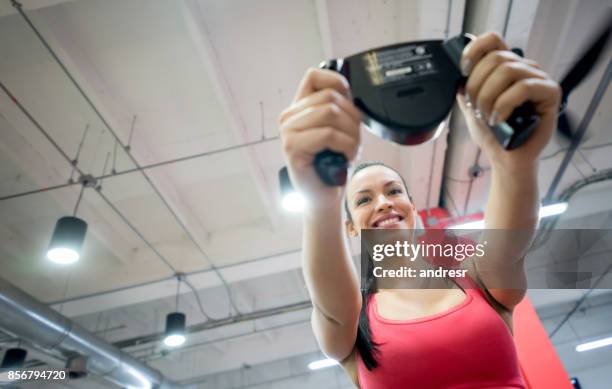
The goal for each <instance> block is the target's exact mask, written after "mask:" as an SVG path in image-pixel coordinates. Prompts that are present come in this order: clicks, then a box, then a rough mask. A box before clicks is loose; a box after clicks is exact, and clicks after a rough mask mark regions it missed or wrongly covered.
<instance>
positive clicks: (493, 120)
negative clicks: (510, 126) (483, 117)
mask: <svg viewBox="0 0 612 389" xmlns="http://www.w3.org/2000/svg"><path fill="white" fill-rule="evenodd" d="M496 124H497V112H495V111H493V113H492V114H491V116H490V117H489V126H491V127H493V126H494V125H496Z"/></svg>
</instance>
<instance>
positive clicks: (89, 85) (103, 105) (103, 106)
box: [36, 12, 209, 270]
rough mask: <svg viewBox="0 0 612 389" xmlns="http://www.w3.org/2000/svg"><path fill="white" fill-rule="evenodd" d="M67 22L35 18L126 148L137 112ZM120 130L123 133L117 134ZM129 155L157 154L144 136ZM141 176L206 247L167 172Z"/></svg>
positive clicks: (201, 232)
mask: <svg viewBox="0 0 612 389" xmlns="http://www.w3.org/2000/svg"><path fill="white" fill-rule="evenodd" d="M67 19H69V17H68V15H67V14H66V13H65V12H57V13H53V14H51V13H49V14H48V15H47V17H39V18H37V19H36V27H37V28H38V29H39V30H40V31H41V34H42V35H43V36H44V37H45V39H46V40H48V42H49V45H50V46H51V47H52V48H53V50H54V51H55V52H56V54H57V56H58V57H59V59H60V60H61V61H62V62H63V63H64V65H65V67H66V69H67V71H68V72H70V74H71V75H72V76H73V77H74V79H75V80H76V82H78V84H79V85H80V87H81V88H82V89H83V93H84V94H85V95H86V96H88V98H89V99H90V100H91V101H92V103H93V104H94V105H95V107H96V108H97V109H98V110H99V111H100V113H101V115H102V117H103V118H104V119H105V120H106V121H107V122H108V123H109V126H110V127H112V128H109V130H113V129H114V130H113V131H115V135H116V136H117V137H119V139H120V141H121V143H122V144H123V145H125V144H127V142H126V141H124V140H123V139H127V135H126V133H127V132H128V129H129V127H130V123H131V122H132V120H133V117H134V114H135V112H134V111H133V110H130V109H129V107H128V105H127V104H126V103H125V102H124V101H122V100H121V99H120V98H119V97H118V96H116V95H115V94H114V93H113V92H112V91H111V90H110V88H109V87H108V86H107V85H106V84H105V82H104V80H103V79H102V78H101V77H100V76H99V73H98V71H97V70H96V66H95V64H94V63H92V62H91V61H90V60H89V58H88V56H87V54H86V51H85V50H84V49H83V44H82V43H81V42H79V41H78V36H76V35H74V34H69V33H68V32H67V31H66V30H65V28H64V27H63V26H64V25H65V23H66V20H67ZM117 129H122V130H120V131H117ZM129 153H131V155H132V157H133V159H134V160H135V161H138V160H139V159H141V158H139V157H140V156H144V155H153V156H154V155H155V152H154V150H153V148H152V147H151V146H150V145H148V144H147V141H146V139H145V138H144V137H141V138H140V139H139V141H138V144H137V145H131V149H130V151H129ZM142 174H143V176H144V177H145V179H147V180H148V179H150V182H149V183H150V184H151V185H154V188H153V190H154V191H156V192H157V193H158V195H159V197H161V200H162V201H163V202H166V203H167V206H168V208H169V210H171V212H174V213H175V214H176V217H177V219H178V221H180V223H179V224H181V223H182V224H183V225H184V226H185V228H186V229H187V230H188V231H189V233H190V235H191V236H193V239H194V240H195V243H197V244H198V245H199V246H200V247H202V246H203V245H205V244H206V242H207V237H208V236H209V232H208V231H206V230H205V229H204V228H203V226H202V225H201V224H200V223H199V221H198V220H197V218H195V217H194V215H193V214H192V212H191V210H190V208H189V207H188V206H187V204H186V202H185V201H184V199H183V198H182V195H181V193H180V192H179V191H178V190H177V189H176V188H177V185H176V183H175V182H174V181H173V178H172V177H171V175H170V174H169V172H167V171H165V170H164V169H155V170H154V171H149V172H146V173H145V172H142ZM152 240H154V239H152ZM206 264H207V263H206ZM179 270H180V269H179Z"/></svg>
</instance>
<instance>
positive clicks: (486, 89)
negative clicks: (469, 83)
mask: <svg viewBox="0 0 612 389" xmlns="http://www.w3.org/2000/svg"><path fill="white" fill-rule="evenodd" d="M531 78H539V79H546V78H547V75H546V73H544V72H543V71H541V70H538V69H535V68H532V67H530V66H528V65H527V64H525V63H523V62H514V61H509V62H505V63H503V64H501V65H500V66H498V67H497V68H495V70H493V72H491V74H490V75H489V76H488V77H487V79H486V80H485V82H484V83H483V84H482V87H481V88H480V90H479V91H478V95H477V97H476V104H477V107H478V109H479V110H480V112H481V114H482V115H484V117H485V118H486V119H489V125H493V124H494V123H495V122H496V121H497V118H496V116H497V115H499V113H497V111H495V110H494V109H493V104H494V103H495V101H496V100H497V98H498V97H499V96H500V95H501V94H502V93H504V91H505V90H506V89H508V88H509V87H510V86H511V85H513V84H514V83H515V82H518V81H520V80H523V79H531Z"/></svg>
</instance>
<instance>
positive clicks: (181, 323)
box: [164, 312, 186, 347]
mask: <svg viewBox="0 0 612 389" xmlns="http://www.w3.org/2000/svg"><path fill="white" fill-rule="evenodd" d="M165 334H166V336H165V337H164V344H165V345H166V346H168V347H178V346H180V345H182V344H183V343H185V339H186V338H185V314H184V313H181V312H173V313H170V314H168V315H167V316H166V333H165Z"/></svg>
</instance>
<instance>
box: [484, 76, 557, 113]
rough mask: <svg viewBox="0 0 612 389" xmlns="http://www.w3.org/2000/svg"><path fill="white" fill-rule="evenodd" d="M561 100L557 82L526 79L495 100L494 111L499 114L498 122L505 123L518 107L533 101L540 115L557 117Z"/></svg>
mask: <svg viewBox="0 0 612 389" xmlns="http://www.w3.org/2000/svg"><path fill="white" fill-rule="evenodd" d="M560 100H561V88H560V87H559V84H557V83H556V82H555V81H553V80H551V79H548V78H546V79H541V78H524V79H522V80H520V81H517V82H515V83H514V84H513V85H512V86H511V87H509V88H508V89H506V90H505V91H504V92H503V93H501V94H500V95H499V96H498V97H497V99H495V103H494V104H493V111H495V112H497V118H496V122H497V123H499V122H503V121H505V120H506V119H508V117H510V115H511V114H512V111H514V109H515V108H516V107H518V106H520V105H521V104H523V103H524V102H526V101H531V102H532V103H533V105H534V106H535V109H536V112H537V113H539V114H540V115H551V114H555V115H556V112H557V108H558V106H559V102H560Z"/></svg>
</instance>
